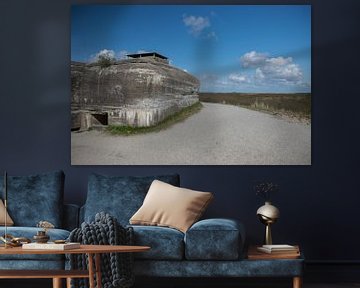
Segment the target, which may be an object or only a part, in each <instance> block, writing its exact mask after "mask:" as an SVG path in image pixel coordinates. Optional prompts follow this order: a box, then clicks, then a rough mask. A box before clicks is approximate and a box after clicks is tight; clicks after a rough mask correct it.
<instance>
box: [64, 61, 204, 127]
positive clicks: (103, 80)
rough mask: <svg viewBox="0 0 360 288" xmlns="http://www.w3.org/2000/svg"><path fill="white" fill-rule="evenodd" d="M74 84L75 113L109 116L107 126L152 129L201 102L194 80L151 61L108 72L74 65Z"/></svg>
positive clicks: (121, 64)
mask: <svg viewBox="0 0 360 288" xmlns="http://www.w3.org/2000/svg"><path fill="white" fill-rule="evenodd" d="M71 80H72V81H71V82H72V101H71V105H72V106H71V107H72V112H75V111H78V110H82V111H86V110H87V111H89V113H90V114H91V113H107V114H108V124H120V125H130V126H151V125H154V124H156V123H158V122H160V121H161V120H163V119H164V118H166V117H167V116H169V115H171V114H173V113H175V112H177V111H179V110H181V109H182V108H184V107H187V106H190V105H192V104H194V103H196V102H197V101H199V100H198V90H199V86H200V83H199V81H198V80H197V79H196V78H195V77H193V76H192V75H190V74H188V73H186V72H184V71H182V70H180V69H177V68H175V67H173V66H170V65H168V64H167V63H164V62H162V61H156V60H152V59H145V58H141V59H126V60H121V61H119V62H117V63H115V64H113V65H111V66H109V67H106V68H102V67H100V66H99V65H95V64H84V63H79V62H72V63H71ZM75 118H76V117H75ZM77 123H81V121H80V120H77ZM73 128H74V127H73Z"/></svg>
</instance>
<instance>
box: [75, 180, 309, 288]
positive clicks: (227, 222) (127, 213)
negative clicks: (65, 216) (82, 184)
mask: <svg viewBox="0 0 360 288" xmlns="http://www.w3.org/2000/svg"><path fill="white" fill-rule="evenodd" d="M154 179H158V180H160V181H163V182H166V183H169V184H172V185H175V186H179V185H180V177H179V175H162V176H157V177H156V176H154V177H119V176H104V175H98V174H92V175H90V176H89V182H88V192H87V193H88V194H87V199H86V202H85V205H84V206H82V207H81V210H80V221H86V222H91V221H93V218H94V215H95V214H96V213H98V212H101V211H104V212H106V213H109V214H111V215H113V216H115V217H116V218H117V220H118V222H119V223H120V224H122V225H123V226H129V219H130V218H131V216H132V215H133V214H134V213H135V212H136V211H137V210H138V209H139V208H140V206H141V205H142V203H143V200H144V197H145V195H146V193H147V191H148V189H149V187H150V185H151V183H152V181H153V180H154ZM215 201H216V199H215ZM132 227H133V229H134V234H135V235H134V236H135V244H136V245H147V246H150V247H151V250H150V251H148V252H144V253H135V275H137V276H150V277H298V276H301V275H302V270H303V260H302V259H291V260H276V261H272V260H257V261H253V260H247V259H246V249H245V239H246V236H245V229H244V227H243V225H242V224H241V223H240V222H239V221H236V220H233V219H204V220H200V221H198V222H196V223H194V224H193V225H192V226H191V227H190V228H189V230H188V231H187V232H186V233H185V234H184V233H182V232H180V231H178V230H176V229H172V228H166V227H158V226H136V225H132ZM294 287H295V286H294ZM297 287H298V286H297Z"/></svg>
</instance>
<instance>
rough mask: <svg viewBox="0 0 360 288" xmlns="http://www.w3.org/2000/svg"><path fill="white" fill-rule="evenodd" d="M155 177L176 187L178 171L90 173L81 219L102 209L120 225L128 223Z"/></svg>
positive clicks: (86, 219) (89, 218)
mask: <svg viewBox="0 0 360 288" xmlns="http://www.w3.org/2000/svg"><path fill="white" fill-rule="evenodd" d="M155 179H158V180H160V181H163V182H166V183H169V184H172V185H175V186H179V184H180V183H179V182H180V178H179V175H177V174H174V175H160V176H146V177H134V176H105V175H99V174H91V175H90V176H89V182H88V193H87V197H86V202H85V205H84V211H83V213H84V219H81V221H85V222H89V223H90V222H91V221H93V220H94V217H95V214H96V213H99V212H105V213H109V214H110V215H112V216H114V217H115V218H116V219H117V220H118V222H119V224H121V225H123V226H126V225H128V224H129V219H130V218H131V216H132V215H133V214H134V213H135V212H136V211H137V210H138V209H139V208H140V206H141V205H142V203H143V201H144V198H145V195H146V193H147V192H148V190H149V187H150V185H151V183H152V182H153V181H154V180H155Z"/></svg>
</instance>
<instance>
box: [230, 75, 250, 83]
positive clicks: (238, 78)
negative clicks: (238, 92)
mask: <svg viewBox="0 0 360 288" xmlns="http://www.w3.org/2000/svg"><path fill="white" fill-rule="evenodd" d="M228 79H229V80H230V81H231V82H233V83H238V84H241V83H247V82H249V79H248V78H247V77H246V75H243V74H237V73H232V74H230V75H229V77H228Z"/></svg>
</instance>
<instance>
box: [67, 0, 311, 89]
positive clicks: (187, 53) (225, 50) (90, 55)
mask: <svg viewBox="0 0 360 288" xmlns="http://www.w3.org/2000/svg"><path fill="white" fill-rule="evenodd" d="M104 50H107V52H108V53H110V54H112V55H114V57H116V58H118V59H121V58H123V57H124V55H126V54H127V53H137V52H143V51H146V52H152V51H155V52H158V53H160V54H163V55H164V56H166V57H168V58H169V59H170V64H171V65H174V66H176V67H178V68H180V69H183V70H185V71H187V72H189V73H191V74H193V75H194V76H196V77H197V78H198V79H199V80H200V82H201V88H200V90H201V91H204V92H205V91H208V92H251V93H260V92H286V93H288V92H310V91H311V6H310V5H76V6H73V7H72V13H71V59H72V60H75V61H83V62H90V61H93V60H94V59H96V56H97V55H98V53H100V52H101V51H102V52H104Z"/></svg>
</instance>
